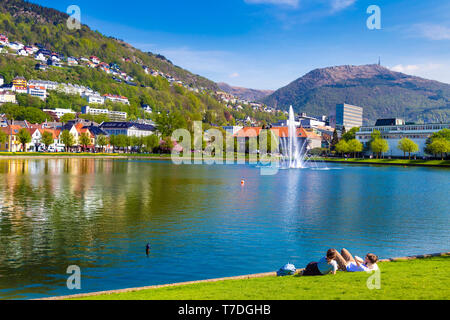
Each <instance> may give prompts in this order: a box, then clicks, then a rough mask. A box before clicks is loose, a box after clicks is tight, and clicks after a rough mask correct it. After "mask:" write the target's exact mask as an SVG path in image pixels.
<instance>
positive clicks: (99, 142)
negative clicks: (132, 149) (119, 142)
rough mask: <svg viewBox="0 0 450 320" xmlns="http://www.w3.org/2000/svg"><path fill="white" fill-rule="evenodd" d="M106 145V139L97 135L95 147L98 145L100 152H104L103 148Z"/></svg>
mask: <svg viewBox="0 0 450 320" xmlns="http://www.w3.org/2000/svg"><path fill="white" fill-rule="evenodd" d="M107 144H108V139H107V138H106V136H104V135H102V134H101V135H98V136H97V145H99V146H100V147H101V148H102V152H104V150H105V146H106V145H107Z"/></svg>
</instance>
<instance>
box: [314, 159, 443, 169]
mask: <svg viewBox="0 0 450 320" xmlns="http://www.w3.org/2000/svg"><path fill="white" fill-rule="evenodd" d="M315 160H316V161H317V162H326V163H344V164H345V163H350V164H360V165H383V166H404V167H405V166H409V167H439V168H450V160H403V159H351V158H349V159H348V160H344V159H336V160H334V159H332V158H324V159H320V158H319V159H315Z"/></svg>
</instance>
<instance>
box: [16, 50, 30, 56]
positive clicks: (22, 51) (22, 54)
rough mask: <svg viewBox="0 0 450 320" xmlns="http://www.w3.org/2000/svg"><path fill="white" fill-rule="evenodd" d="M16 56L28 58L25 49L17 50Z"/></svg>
mask: <svg viewBox="0 0 450 320" xmlns="http://www.w3.org/2000/svg"><path fill="white" fill-rule="evenodd" d="M16 54H17V55H18V56H22V57H28V52H27V51H26V50H25V49H20V50H17V52H16Z"/></svg>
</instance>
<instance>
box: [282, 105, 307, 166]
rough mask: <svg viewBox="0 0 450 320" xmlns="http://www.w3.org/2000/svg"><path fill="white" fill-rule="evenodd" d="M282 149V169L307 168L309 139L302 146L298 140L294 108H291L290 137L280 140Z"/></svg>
mask: <svg viewBox="0 0 450 320" xmlns="http://www.w3.org/2000/svg"><path fill="white" fill-rule="evenodd" d="M280 140H281V141H280V142H281V148H282V160H281V167H282V168H289V169H300V168H305V164H306V162H307V161H308V160H307V152H306V151H307V150H306V145H307V139H306V138H305V140H304V142H303V143H302V144H301V145H300V143H299V140H298V138H297V126H296V125H295V115H294V109H292V106H290V108H289V122H288V137H283V138H281V139H280Z"/></svg>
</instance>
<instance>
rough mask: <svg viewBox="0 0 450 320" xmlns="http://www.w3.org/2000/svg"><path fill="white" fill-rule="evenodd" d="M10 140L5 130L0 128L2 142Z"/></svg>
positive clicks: (0, 140) (0, 141)
mask: <svg viewBox="0 0 450 320" xmlns="http://www.w3.org/2000/svg"><path fill="white" fill-rule="evenodd" d="M6 142H8V135H7V134H6V133H5V131H3V130H0V144H2V143H6Z"/></svg>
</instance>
